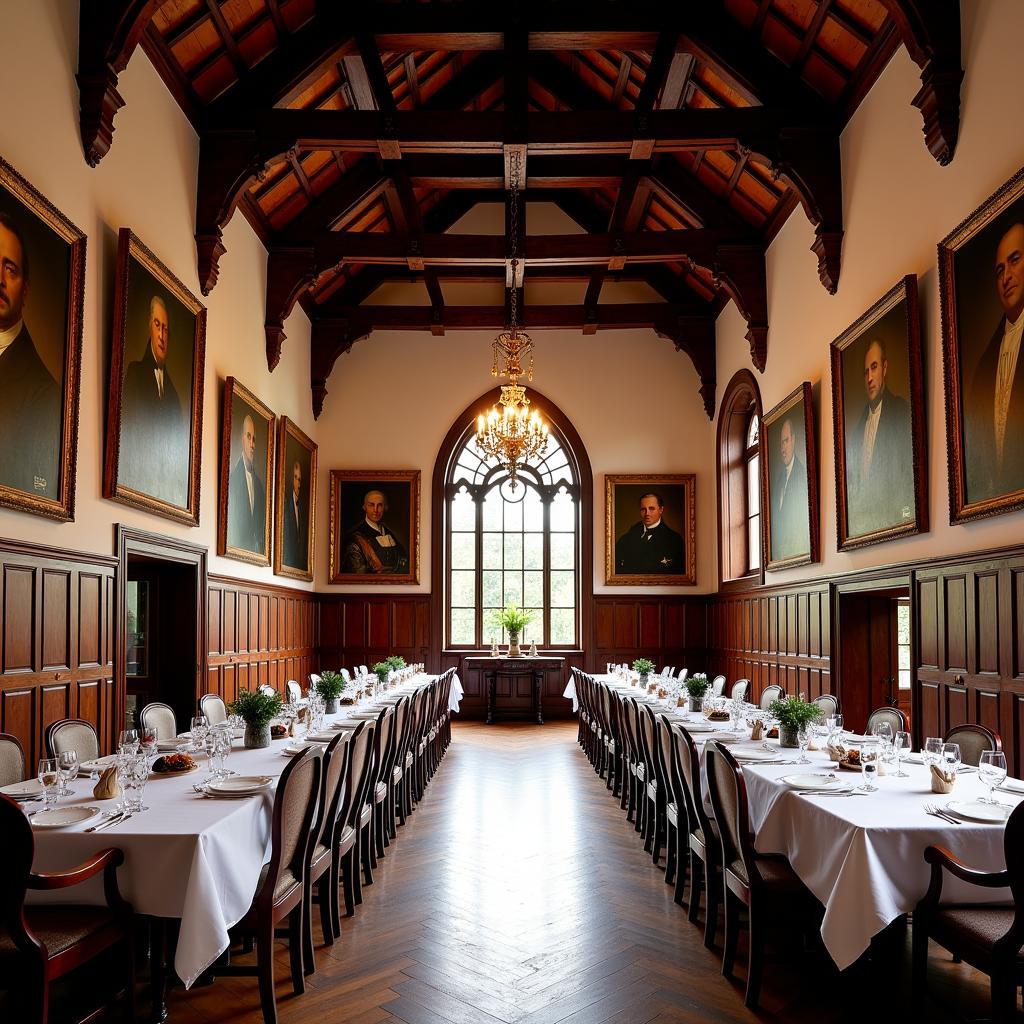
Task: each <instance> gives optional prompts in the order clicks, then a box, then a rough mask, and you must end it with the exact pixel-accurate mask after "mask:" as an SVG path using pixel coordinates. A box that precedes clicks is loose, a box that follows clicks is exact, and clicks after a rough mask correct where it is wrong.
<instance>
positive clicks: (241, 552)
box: [217, 377, 275, 565]
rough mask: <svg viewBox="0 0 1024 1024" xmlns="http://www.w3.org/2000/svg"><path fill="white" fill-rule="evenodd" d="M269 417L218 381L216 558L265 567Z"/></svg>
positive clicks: (244, 391)
mask: <svg viewBox="0 0 1024 1024" xmlns="http://www.w3.org/2000/svg"><path fill="white" fill-rule="evenodd" d="M274 426H275V417H274V414H273V413H272V412H271V411H270V410H269V409H268V408H267V407H266V406H265V405H264V404H263V403H262V402H261V401H260V400H259V399H258V398H257V397H256V396H255V395H254V394H253V393H252V392H251V391H250V390H249V389H248V388H247V387H244V386H243V385H242V384H241V383H239V381H237V380H236V379H235V378H234V377H228V378H227V379H226V380H225V381H224V419H223V431H222V434H221V451H220V508H219V514H218V520H217V553H218V554H220V555H224V556H225V557H227V558H236V559H238V561H240V562H251V563H252V564H253V565H270V512H271V503H270V497H271V494H272V493H273V479H274V477H273V470H274Z"/></svg>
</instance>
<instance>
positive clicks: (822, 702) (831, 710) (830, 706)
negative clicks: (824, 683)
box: [811, 693, 839, 721]
mask: <svg viewBox="0 0 1024 1024" xmlns="http://www.w3.org/2000/svg"><path fill="white" fill-rule="evenodd" d="M811 703H812V704H817V705H818V707H819V708H821V721H825V719H827V718H832V716H833V715H838V714H839V698H838V697H837V696H836V695H835V694H834V693H823V694H821V696H819V697H815V698H814V700H812V701H811Z"/></svg>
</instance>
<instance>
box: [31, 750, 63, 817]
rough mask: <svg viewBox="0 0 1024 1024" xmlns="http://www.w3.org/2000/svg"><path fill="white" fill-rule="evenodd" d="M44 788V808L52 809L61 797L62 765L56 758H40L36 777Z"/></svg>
mask: <svg viewBox="0 0 1024 1024" xmlns="http://www.w3.org/2000/svg"><path fill="white" fill-rule="evenodd" d="M36 778H38V779H39V785H41V786H42V787H43V806H44V807H52V806H53V805H54V804H55V803H56V802H57V797H58V796H59V795H60V782H61V780H60V763H59V761H58V759H57V758H56V757H44V758H40V761H39V771H38V773H37V775H36Z"/></svg>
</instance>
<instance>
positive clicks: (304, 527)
mask: <svg viewBox="0 0 1024 1024" xmlns="http://www.w3.org/2000/svg"><path fill="white" fill-rule="evenodd" d="M285 485H286V494H285V499H284V520H283V523H282V530H283V533H284V551H283V552H282V556H281V557H282V561H283V562H284V564H285V565H288V566H290V567H291V568H293V569H303V570H304V569H307V568H308V562H309V556H308V550H309V548H308V531H309V484H308V482H306V481H305V479H304V477H303V473H302V463H301V462H300V461H299V460H298V459H294V460H292V461H291V470H290V472H289V473H288V474H286V481H285Z"/></svg>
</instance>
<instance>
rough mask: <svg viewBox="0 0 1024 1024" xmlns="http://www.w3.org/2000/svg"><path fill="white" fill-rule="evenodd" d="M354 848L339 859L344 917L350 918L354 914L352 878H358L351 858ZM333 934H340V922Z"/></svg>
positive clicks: (353, 882)
mask: <svg viewBox="0 0 1024 1024" xmlns="http://www.w3.org/2000/svg"><path fill="white" fill-rule="evenodd" d="M355 849H356V848H355V847H354V846H353V847H352V849H351V850H349V851H348V853H346V854H345V855H344V857H342V859H341V887H342V891H343V892H344V894H345V916H346V917H351V916H352V915H353V914H354V913H355V912H356V893H355V881H354V879H353V876H358V874H359V872H358V869H357V867H356V865H355V863H354V860H353V856H354V853H355ZM334 934H335V935H336V936H337V935H340V934H341V921H340V920H339V922H338V927H337V928H336V929H335V930H334Z"/></svg>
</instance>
